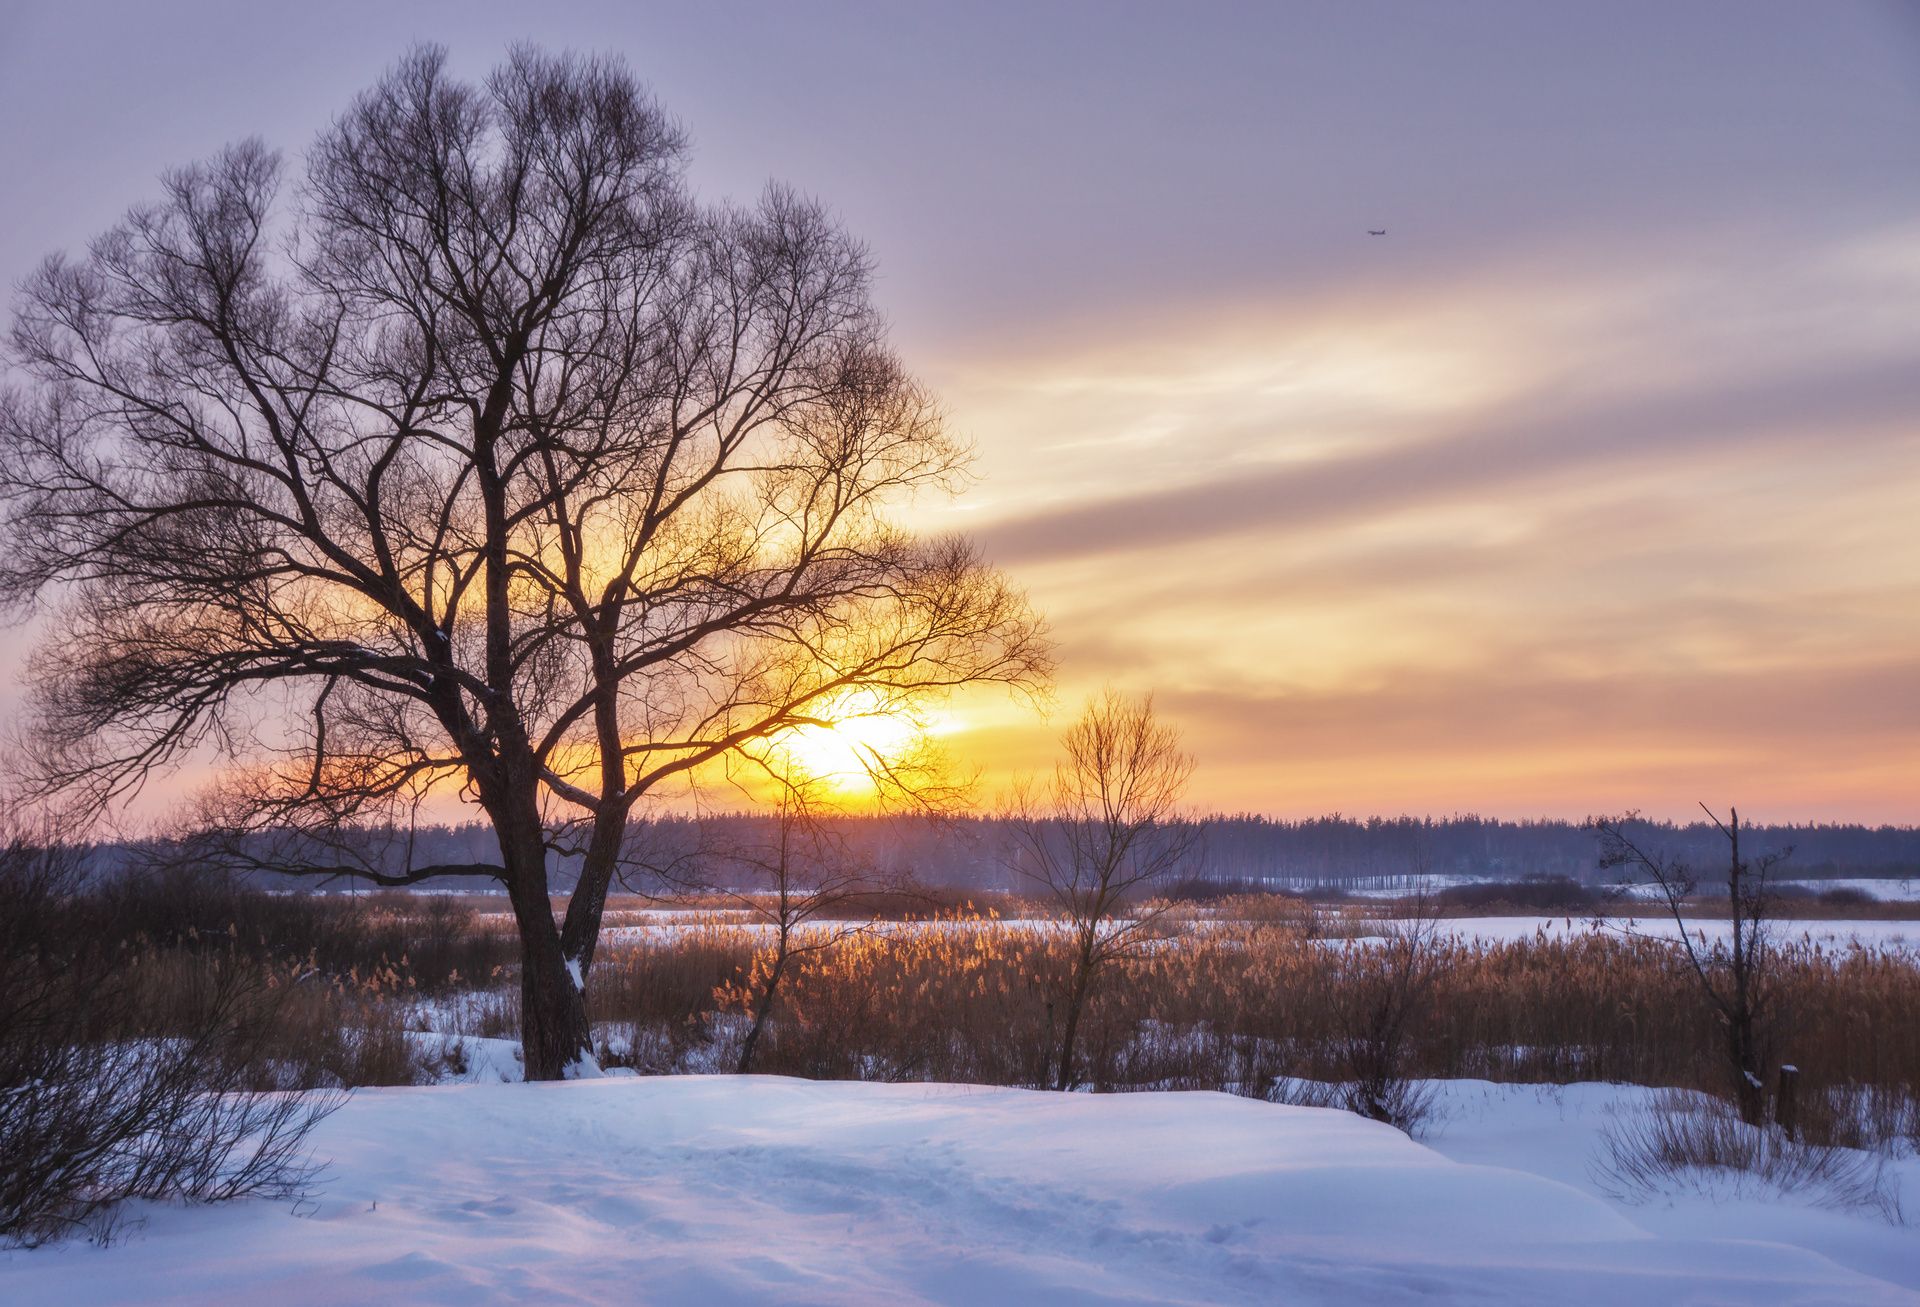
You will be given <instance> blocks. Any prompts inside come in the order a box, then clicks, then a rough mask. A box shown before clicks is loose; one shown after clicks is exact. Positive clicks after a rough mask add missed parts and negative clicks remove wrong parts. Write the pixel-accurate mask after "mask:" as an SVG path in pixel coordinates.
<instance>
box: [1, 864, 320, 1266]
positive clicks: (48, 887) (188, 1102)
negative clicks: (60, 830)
mask: <svg viewBox="0 0 1920 1307" xmlns="http://www.w3.org/2000/svg"><path fill="white" fill-rule="evenodd" d="M79 873H80V863H79V856H78V855H77V854H76V853H75V852H74V851H73V850H71V849H70V848H66V847H63V846H61V845H60V844H58V843H57V842H53V841H50V840H47V839H44V838H41V839H34V838H29V837H27V836H24V835H21V834H18V833H16V834H14V835H13V836H12V837H11V838H9V839H7V840H6V842H5V844H4V846H0V1103H4V1106H5V1110H4V1111H0V1242H6V1243H14V1244H28V1245H31V1244H35V1243H41V1242H45V1241H47V1240H51V1239H56V1238H59V1237H61V1236H63V1235H66V1234H69V1233H72V1232H74V1231H76V1230H81V1229H86V1230H91V1231H92V1232H93V1233H94V1234H95V1235H96V1236H97V1237H101V1238H104V1237H106V1235H107V1234H108V1233H110V1230H111V1214H112V1212H113V1210H114V1209H115V1207H116V1206H117V1205H118V1204H119V1203H122V1202H124V1201H126V1200H128V1199H134V1198H145V1199H176V1200H184V1201H195V1202H218V1201H222V1200H225V1199H230V1198H237V1197H241V1196H243V1195H261V1196H269V1197H288V1196H292V1195H295V1194H298V1193H300V1192H301V1191H302V1190H303V1189H304V1188H305V1186H306V1184H307V1183H308V1181H309V1180H310V1178H311V1177H312V1175H313V1167H312V1165H311V1164H310V1162H309V1161H308V1159H307V1155H306V1150H305V1143H306V1139H307V1135H308V1133H309V1132H310V1131H311V1130H312V1129H313V1127H314V1126H315V1125H316V1124H317V1123H318V1122H319V1121H320V1120H321V1119H322V1118H324V1117H325V1116H326V1115H327V1114H328V1113H330V1112H331V1111H333V1109H334V1108H336V1107H337V1106H339V1104H340V1102H341V1101H342V1096H341V1095H340V1094H339V1093H337V1092H329V1091H325V1090H318V1091H315V1090H311V1089H308V1085H309V1084H310V1082H308V1081H306V1080H305V1079H304V1077H303V1076H302V1075H301V1073H300V1071H299V1070H298V1068H295V1067H291V1066H287V1065H273V1064H270V1063H269V1062H268V1060H267V1059H266V1057H265V1056H264V1050H265V1046H266V1043H267V1040H268V1037H269V1035H270V1033H271V1032H273V1031H275V1030H276V1029H277V1028H278V1022H279V1019H280V1016H281V1011H282V996H281V994H278V993H276V992H275V990H274V988H273V987H272V986H270V985H268V984H266V983H265V982H264V981H263V980H262V978H261V976H260V973H259V972H258V971H257V970H256V969H254V968H252V967H250V966H246V965H242V964H241V963H240V961H239V960H238V959H235V958H231V957H229V958H227V959H225V960H224V961H214V962H211V963H209V964H205V965H201V966H198V967H196V968H195V971H194V984H193V985H192V986H191V987H190V990H189V991H187V992H184V993H182V994H179V995H176V997H178V998H181V999H183V1000H189V1001H181V1002H179V1003H178V1004H177V1006H175V1007H174V1009H173V1010H172V1011H171V1012H170V1014H169V1020H168V1022H167V1023H166V1027H165V1028H164V1029H161V1030H158V1031H154V1030H149V1029H146V1028H145V1026H146V1024H147V1023H146V1022H145V1021H144V1020H143V1016H145V1015H147V1013H146V1011H145V1010H144V1009H143V1003H144V1002H145V998H146V995H145V993H144V991H143V982H144V981H145V980H146V979H147V978H148V977H147V973H145V972H144V971H143V968H142V965H141V964H142V963H143V962H145V961H147V958H146V957H144V956H141V955H136V954H133V953H131V952H129V951H128V950H127V949H125V948H122V947H119V946H114V945H109V944H107V943H106V942H104V941H101V940H97V939H95V940H88V939H85V938H77V937H76V936H75V935H74V933H73V932H72V931H71V930H70V929H68V928H67V922H66V918H67V916H68V914H69V913H71V912H72V911H73V910H74V909H75V907H76V905H77V904H78V903H79V902H80V900H79V897H78V893H77V885H78V883H79V879H80V875H79ZM263 1079H268V1080H278V1081H279V1082H280V1083H279V1084H278V1085H275V1086H274V1087H272V1088H265V1089H263V1088H261V1087H259V1086H260V1083H261V1081H262V1080H263ZM303 1089H306V1090H307V1092H299V1091H300V1090H303ZM284 1091H293V1092H284Z"/></svg>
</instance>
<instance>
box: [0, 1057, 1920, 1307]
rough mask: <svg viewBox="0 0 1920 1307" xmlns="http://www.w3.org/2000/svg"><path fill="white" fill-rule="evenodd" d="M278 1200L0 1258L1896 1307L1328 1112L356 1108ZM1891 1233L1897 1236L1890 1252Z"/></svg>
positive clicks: (1013, 1290)
mask: <svg viewBox="0 0 1920 1307" xmlns="http://www.w3.org/2000/svg"><path fill="white" fill-rule="evenodd" d="M316 1143H317V1148H318V1151H319V1153H320V1154H321V1155H322V1156H323V1157H326V1158H329V1159H331V1162H332V1167H331V1174H330V1177H329V1178H328V1179H327V1180H326V1181H325V1182H324V1187H323V1188H322V1189H321V1190H320V1191H319V1192H318V1193H317V1194H316V1195H315V1197H314V1198H313V1199H312V1200H311V1201H309V1202H308V1203H306V1204H303V1205H302V1206H301V1207H299V1208H298V1209H297V1210H295V1211H289V1210H288V1208H287V1206H286V1205H285V1204H279V1205H275V1204H270V1203H246V1204H236V1205H231V1206H227V1207H220V1208H199V1209H183V1208H159V1207H148V1208H146V1209H144V1210H142V1211H140V1212H138V1213H136V1215H137V1216H138V1217H139V1218H140V1219H141V1220H142V1221H143V1222H144V1224H142V1225H141V1226H139V1227H138V1228H136V1229H135V1230H134V1231H133V1232H132V1233H131V1234H130V1236H129V1237H127V1238H126V1239H125V1240H124V1241H123V1242H121V1243H120V1244H118V1245H116V1246H114V1247H111V1248H108V1249H105V1250H101V1249H94V1248H88V1247H84V1246H78V1247H75V1246H69V1247H65V1248H60V1249H55V1250H40V1251H36V1252H32V1253H14V1254H11V1255H7V1256H5V1257H0V1301H5V1302H9V1303H22V1304H25V1303H36V1304H37V1303H59V1304H61V1305H62V1307H87V1305H88V1304H99V1303H129V1302H142V1303H180V1304H186V1303H192V1304H207V1303H261V1302H268V1303H273V1304H275V1305H276V1307H299V1305H301V1304H315V1305H318V1304H327V1305H329V1307H335V1305H338V1304H360V1303H365V1304H390V1303H449V1304H456V1303H457V1304H461V1305H462V1307H469V1305H471V1304H476V1303H491V1302H540V1303H613V1302H620V1303H628V1302H645V1303H658V1304H682V1303H685V1304H703V1305H705V1304H725V1303H742V1304H745V1303H752V1304H766V1303H865V1302H878V1301H884V1302H887V1303H890V1304H912V1303H1026V1302H1033V1303H1041V1302H1044V1303H1078V1304H1091V1303H1147V1302H1153V1303H1167V1302H1170V1303H1222V1302H1245V1303H1278V1302H1284V1303H1412V1302H1421V1303H1432V1302H1435V1301H1470V1302H1482V1303H1503V1302H1506V1303H1547V1302H1553V1303H1620V1304H1631V1305H1632V1307H1647V1305H1648V1304H1653V1303H1670V1302H1702V1303H1748V1304H1761V1303H1797V1302H1821V1303H1913V1302H1915V1301H1917V1299H1916V1296H1915V1295H1914V1294H1912V1293H1911V1292H1909V1291H1908V1290H1906V1289H1903V1288H1900V1287H1898V1286H1896V1285H1894V1284H1891V1283H1888V1282H1886V1281H1884V1280H1879V1279H1875V1278H1872V1277H1870V1276H1867V1275H1864V1274H1861V1273H1859V1272H1856V1271H1852V1270H1847V1269H1845V1268H1843V1267H1841V1266H1840V1265H1838V1264H1837V1263H1835V1262H1833V1261H1831V1260H1828V1259H1827V1258H1825V1257H1822V1256H1820V1255H1818V1254H1816V1253H1814V1252H1810V1251H1807V1250H1805V1249H1800V1248H1794V1247H1788V1246H1786V1245H1784V1244H1779V1243H1765V1242H1747V1241H1733V1240H1724V1239H1713V1238H1699V1237H1665V1236H1659V1235H1655V1234H1652V1233H1649V1232H1648V1230H1647V1229H1645V1228H1643V1227H1642V1226H1641V1225H1638V1224H1636V1223H1635V1222H1633V1221H1631V1220H1629V1219H1628V1218H1627V1217H1626V1216H1625V1215H1623V1214H1622V1213H1621V1212H1619V1211H1617V1210H1615V1209H1614V1208H1613V1207H1611V1206H1609V1205H1608V1204H1606V1203H1605V1202H1603V1201H1601V1200H1600V1199H1598V1198H1595V1197H1593V1196H1591V1195H1589V1194H1586V1193H1583V1192H1581V1191H1580V1190H1579V1189H1577V1188H1575V1187H1573V1186H1571V1185H1569V1184H1564V1183H1560V1182H1558V1181H1555V1180H1550V1179H1545V1178H1541V1177H1539V1176H1534V1175H1527V1174H1523V1173H1521V1172H1519V1171H1515V1170H1508V1169H1503V1168H1499V1167H1493V1166H1484V1165H1467V1164H1463V1163H1460V1162H1454V1161H1449V1160H1447V1159H1446V1158H1445V1157H1443V1156H1442V1155H1441V1154H1440V1153H1439V1152H1436V1151H1434V1150H1433V1149H1430V1148H1426V1147H1423V1146H1422V1145H1419V1144H1416V1143H1414V1142H1412V1141H1411V1140H1409V1139H1407V1138H1406V1137H1405V1136H1404V1135H1401V1134H1400V1133H1398V1132H1397V1131H1394V1130H1392V1129H1390V1128H1388V1127H1386V1126H1382V1125H1376V1124H1373V1123H1370V1122H1367V1121H1363V1120H1360V1119H1358V1118H1356V1117H1352V1116H1348V1115H1346V1114H1343V1113H1339V1112H1332V1111H1322V1110H1316V1109H1310V1108H1292V1107H1279V1106H1273V1105H1270V1104H1266V1103H1261V1102H1255V1101H1250V1100H1246V1099H1239V1098H1233V1097H1229V1096H1226V1095H1221V1094H1212V1093H1141V1094H1120V1095H1110V1096H1107V1095H1102V1096H1094V1095H1060V1094H1045V1093H1034V1092H1029V1091H1022V1090H1004V1089H978V1088H966V1087H958V1086H952V1085H918V1084H915V1085H877V1084H859V1083H811V1082H804V1081H795V1080H784V1079H777V1078H771V1077H744V1078H742V1077H675V1078H665V1079H633V1078H624V1079H614V1080H603V1081H588V1082H578V1083H563V1084H537V1085H524V1084H471V1085H452V1086H442V1087H434V1088H421V1089H392V1090H364V1091H361V1092H360V1093H358V1094H357V1095H355V1097H354V1099H353V1101H352V1102H351V1103H350V1104H348V1106H347V1107H346V1108H344V1109H343V1110H342V1111H340V1112H339V1113H338V1114H336V1115H335V1116H334V1117H332V1118H331V1119H329V1120H328V1121H327V1122H326V1123H325V1124H324V1125H323V1126H322V1127H321V1128H320V1130H319V1131H318V1132H317V1134H316ZM1900 1233H1901V1234H1902V1235H1903V1236H1904V1235H1905V1233H1906V1232H1904V1231H1902V1232H1900Z"/></svg>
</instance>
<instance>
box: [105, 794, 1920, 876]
mask: <svg viewBox="0 0 1920 1307" xmlns="http://www.w3.org/2000/svg"><path fill="white" fill-rule="evenodd" d="M817 820H819V821H820V822H823V823H826V824H828V825H830V826H831V827H832V828H833V835H832V842H833V845H834V847H835V848H837V849H842V850H844V851H845V856H846V857H847V858H849V859H852V860H857V861H858V862H860V863H861V864H862V865H864V866H867V867H869V868H871V869H873V870H874V871H876V872H878V873H882V874H884V875H886V876H888V877H911V878H913V879H914V880H917V881H919V882H920V883H923V884H926V885H931V886H941V887H947V888H958V889H969V890H1015V891H1019V890H1023V889H1025V888H1028V887H1027V886H1025V885H1024V884H1023V883H1022V881H1021V877H1020V876H1019V875H1018V873H1017V872H1016V871H1014V870H1013V869H1012V866H1013V864H1014V863H1015V862H1016V861H1017V854H1016V852H1015V849H1016V845H1017V842H1018V839H1019V830H1018V827H1019V822H1018V821H1017V820H1016V819H1014V818H1012V817H1008V816H1001V815H978V816H958V817H954V816H949V817H941V818H937V819H927V818H921V817H912V818H908V817H888V816H846V815H829V816H822V817H820V818H818V819H817ZM777 823H778V818H777V817H776V816H774V815H772V814H756V813H722V814H718V815H707V816H700V817H694V816H680V815H661V816H652V817H648V818H645V819H641V820H636V821H635V822H634V823H633V825H632V828H631V829H630V830H629V831H628V833H627V838H626V840H625V845H624V849H623V855H622V858H621V870H620V874H619V876H618V877H617V883H616V890H618V889H625V890H629V891H636V892H649V893H650V892H661V891H664V890H668V889H671V888H672V887H673V886H675V885H677V884H684V883H685V882H686V868H687V864H688V863H689V862H690V861H693V860H696V859H699V858H702V857H707V856H712V851H713V850H715V849H723V848H728V847H738V846H741V845H743V844H753V843H760V844H765V843H767V842H769V841H770V840H772V839H773V838H774V835H775V831H774V827H775V826H776V825H777ZM1194 824H1195V825H1196V826H1197V827H1198V840H1197V843H1196V847H1195V848H1194V849H1193V850H1192V852H1191V854H1190V857H1189V859H1188V861H1187V865H1188V866H1189V867H1190V868H1191V874H1192V875H1194V876H1196V877H1199V878H1202V879H1206V880H1214V881H1224V882H1266V883H1269V884H1271V885H1274V886H1276V887H1286V886H1289V885H1294V886H1298V885H1306V884H1321V883H1325V884H1330V885H1340V884H1349V885H1352V886H1353V887H1356V888H1358V887H1363V886H1365V885H1367V884H1368V883H1369V882H1381V881H1391V880H1392V879H1394V878H1398V877H1407V876H1420V875H1449V876H1454V875H1458V876H1479V877H1485V878H1488V879H1504V880H1523V879H1526V878H1527V877H1530V876H1551V877H1570V878H1572V879H1575V880H1582V881H1587V882H1590V883H1601V882H1605V881H1607V880H1609V879H1610V878H1611V876H1612V873H1609V872H1607V871H1605V870H1603V869H1602V867H1601V857H1600V848H1599V841H1598V839H1597V838H1596V835H1595V833H1594V831H1593V830H1592V829H1590V828H1589V827H1588V825H1587V824H1586V823H1584V822H1575V821H1562V820H1534V821H1504V820H1499V819H1496V818H1490V817H1479V816H1474V815H1472V814H1467V815H1460V816H1452V817H1365V818H1355V817H1347V816H1343V815H1341V814H1338V813H1335V814H1332V815H1330V816H1324V817H1309V818H1304V819H1301V820H1286V819H1280V818H1274V817H1262V816H1255V815H1251V814H1215V815H1210V816H1205V817H1201V818H1198V819H1196V821H1195V823H1194ZM1621 829H1622V830H1623V831H1625V832H1627V833H1629V834H1631V835H1633V836H1635V837H1636V838H1640V839H1644V840H1645V841H1647V842H1648V843H1651V844H1657V845H1658V846H1659V847H1660V848H1662V849H1666V850H1670V851H1671V853H1672V855H1673V856H1674V857H1677V858H1683V859H1693V860H1696V861H1705V860H1707V859H1708V858H1710V857H1711V856H1712V854H1713V850H1714V841H1715V840H1716V839H1717V838H1719V836H1718V833H1717V832H1716V831H1715V830H1714V829H1713V827H1712V826H1711V825H1709V824H1707V823H1705V822H1688V823H1672V822H1655V821H1646V820H1638V819H1630V820H1628V821H1626V822H1624V823H1622V824H1621ZM1748 829H1749V831H1750V836H1749V838H1750V839H1751V840H1752V841H1753V843H1754V845H1755V847H1757V848H1762V849H1766V850H1769V851H1786V850H1791V856H1790V857H1789V858H1787V859H1786V861H1785V862H1784V864H1783V865H1782V867H1781V869H1780V872H1779V874H1780V875H1781V876H1784V877H1790V878H1796V879H1822V878H1832V877H1840V876H1869V877H1894V878H1905V877H1910V876H1912V877H1920V828H1916V827H1912V826H1892V825H1881V826H1864V825H1836V824H1807V825H1792V824H1788V825H1771V826H1769V825H1754V826H1751V827H1749V828H1748ZM357 838H358V840H359V841H361V843H362V848H361V849H360V850H359V855H360V857H361V858H363V859H364V860H365V861H367V862H368V863H369V864H370V865H374V866H380V865H382V864H383V863H386V862H388V861H391V863H392V865H394V866H400V865H403V864H404V860H405V859H407V858H409V857H410V858H412V859H414V860H421V859H428V860H432V861H436V862H447V863H453V862H457V861H460V860H462V859H473V858H478V857H480V856H482V855H483V854H484V852H485V850H486V849H487V847H488V844H489V841H491V840H492V839H493V838H494V837H493V832H492V830H491V829H490V828H488V827H487V826H485V825H483V824H481V823H478V822H473V823H466V824H454V825H433V826H422V827H414V828H410V829H406V830H397V829H388V828H380V827H368V828H365V829H364V830H362V831H361V832H359V834H358V836H357ZM156 852H164V850H157V849H156V848H155V847H154V846H145V845H131V844H114V845H105V846H102V847H101V848H100V849H98V850H96V858H95V865H96V867H99V868H102V869H111V868H113V867H115V866H118V865H122V864H124V863H125V862H127V861H130V860H132V859H133V858H134V857H136V856H139V857H151V856H153V854H154V853H156ZM578 871H579V860H578V858H577V857H576V856H574V855H571V854H568V853H567V852H565V851H564V850H563V851H560V852H558V853H556V854H555V855H554V859H553V865H552V877H553V884H554V887H555V889H556V890H561V889H565V888H568V887H570V886H571V885H572V884H573V883H574V881H575V880H576V879H577V877H578ZM711 878H712V876H711V874H710V875H709V876H707V877H706V879H711ZM347 884H348V882H346V881H345V880H342V881H341V882H339V884H338V885H336V886H335V888H346V887H347ZM444 887H445V888H448V889H454V888H468V889H473V890H486V889H492V888H495V886H494V885H493V884H492V883H491V882H489V881H487V880H485V879H483V878H477V877H476V878H473V880H472V882H471V884H468V883H467V882H465V881H460V880H450V881H447V882H445V883H444Z"/></svg>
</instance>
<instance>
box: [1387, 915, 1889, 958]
mask: <svg viewBox="0 0 1920 1307" xmlns="http://www.w3.org/2000/svg"><path fill="white" fill-rule="evenodd" d="M1381 924H1382V925H1385V924H1388V923H1381ZM1401 924H1406V923H1401ZM1439 928H1440V930H1441V931H1442V932H1444V933H1446V934H1450V935H1458V936H1462V937H1465V938H1470V939H1484V940H1490V941H1505V940H1517V939H1532V938H1533V937H1534V936H1535V935H1536V934H1542V933H1544V934H1547V935H1566V934H1586V933H1588V932H1591V931H1600V932H1602V933H1605V934H1610V935H1622V934H1629V933H1630V934H1635V935H1645V936H1648V937H1651V938H1654V939H1677V938H1678V937H1679V933H1680V928H1679V926H1678V925H1677V924H1676V923H1675V922H1674V920H1673V918H1672V917H1659V916H1645V917H1637V918H1632V919H1628V918H1623V917H1613V918H1610V919H1608V920H1607V921H1606V922H1605V923H1603V924H1596V923H1595V922H1594V921H1593V919H1592V918H1590V917H1578V916H1575V917H1568V916H1559V917H1443V918H1441V919H1440V922H1439ZM1771 929H1772V931H1773V937H1774V938H1775V939H1776V940H1779V941H1781V942H1787V941H1796V940H1805V941H1809V942H1811V943H1815V944H1820V945H1823V946H1825V947H1828V948H1838V949H1846V948H1853V947H1856V946H1857V947H1860V948H1877V949H1899V950H1902V951H1904V952H1908V953H1916V954H1920V921H1791V920H1782V921H1777V922H1775V923H1773V925H1772V927H1771ZM1687 933H1688V934H1691V935H1697V936H1704V937H1705V938H1706V939H1707V940H1708V941H1709V942H1712V941H1714V940H1723V941H1724V940H1729V939H1731V938H1732V928H1731V926H1730V925H1729V924H1728V923H1727V922H1725V921H1689V922H1688V923H1687Z"/></svg>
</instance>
